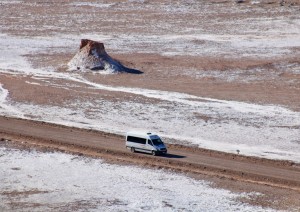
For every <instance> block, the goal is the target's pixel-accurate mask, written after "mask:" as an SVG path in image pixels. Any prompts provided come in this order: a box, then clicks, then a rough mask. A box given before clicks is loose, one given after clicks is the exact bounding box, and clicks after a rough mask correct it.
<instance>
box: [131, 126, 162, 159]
mask: <svg viewBox="0 0 300 212" xmlns="http://www.w3.org/2000/svg"><path fill="white" fill-rule="evenodd" d="M126 148H128V149H130V150H131V152H135V151H139V152H147V153H151V154H152V155H158V154H160V153H162V154H166V153H167V148H166V146H165V144H164V143H163V142H162V140H161V139H160V137H159V136H158V135H154V134H152V133H137V132H128V133H127V134H126Z"/></svg>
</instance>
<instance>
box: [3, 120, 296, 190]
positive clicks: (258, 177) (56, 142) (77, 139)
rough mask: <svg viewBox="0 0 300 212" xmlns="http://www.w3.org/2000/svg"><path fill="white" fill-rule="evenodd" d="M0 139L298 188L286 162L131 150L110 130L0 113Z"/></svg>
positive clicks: (180, 150) (180, 149) (195, 151)
mask: <svg viewBox="0 0 300 212" xmlns="http://www.w3.org/2000/svg"><path fill="white" fill-rule="evenodd" d="M0 136H1V137H0V138H1V140H2V141H4V140H5V139H7V138H18V139H19V140H20V139H21V140H24V141H26V140H27V141H34V143H35V144H40V145H44V146H49V147H50V146H51V147H55V148H57V149H64V150H68V149H69V150H70V151H75V149H76V152H77V153H78V152H82V153H86V152H87V150H89V152H90V153H91V152H93V151H94V152H95V153H97V154H99V155H100V157H102V158H104V159H105V158H107V159H109V160H113V161H123V162H128V163H133V164H143V165H145V164H146V165H148V166H149V165H152V166H154V167H164V168H169V169H172V170H175V171H176V170H177V171H184V172H190V173H194V174H195V173H196V174H197V173H201V174H208V175H214V176H221V177H228V178H231V179H236V180H241V181H250V182H255V183H261V184H266V185H272V186H279V187H284V188H289V189H293V190H297V191H300V167H299V164H294V163H292V162H288V161H274V160H268V159H261V158H254V157H246V156H241V155H235V154H228V153H222V152H217V151H210V150H203V149H199V148H195V147H186V146H181V145H174V144H167V146H168V154H167V155H165V156H152V155H148V154H143V153H131V152H130V151H129V150H128V149H126V148H125V141H124V137H122V136H120V135H114V134H110V133H105V132H100V131H94V130H88V129H79V128H73V127H66V126H61V125H55V124H49V123H44V122H38V121H31V120H24V119H17V118H8V117H2V116H0ZM94 155H95V154H94Z"/></svg>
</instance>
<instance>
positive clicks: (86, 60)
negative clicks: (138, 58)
mask: <svg viewBox="0 0 300 212" xmlns="http://www.w3.org/2000/svg"><path fill="white" fill-rule="evenodd" d="M68 67H69V70H78V71H87V70H93V71H101V72H102V73H118V72H128V73H136V74H138V73H142V72H140V71H138V70H135V69H129V68H127V67H125V66H123V65H122V64H121V63H120V62H119V61H117V60H115V59H113V58H111V57H110V56H109V55H108V54H107V53H106V51H105V48H104V44H103V43H100V42H97V41H92V40H88V39H82V40H81V44H80V49H79V52H77V54H76V55H75V56H74V57H73V58H72V59H71V60H70V62H69V63H68Z"/></svg>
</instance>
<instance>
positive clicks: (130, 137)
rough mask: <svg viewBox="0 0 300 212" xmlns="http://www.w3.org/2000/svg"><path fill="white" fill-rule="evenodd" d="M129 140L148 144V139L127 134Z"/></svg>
mask: <svg viewBox="0 0 300 212" xmlns="http://www.w3.org/2000/svg"><path fill="white" fill-rule="evenodd" d="M127 141H129V142H134V143H139V144H146V141H147V139H145V138H138V137H134V136H127Z"/></svg>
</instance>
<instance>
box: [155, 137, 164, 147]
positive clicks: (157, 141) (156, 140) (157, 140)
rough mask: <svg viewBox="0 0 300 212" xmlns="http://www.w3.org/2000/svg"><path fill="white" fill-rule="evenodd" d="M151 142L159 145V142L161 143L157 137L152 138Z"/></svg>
mask: <svg viewBox="0 0 300 212" xmlns="http://www.w3.org/2000/svg"><path fill="white" fill-rule="evenodd" d="M152 143H153V145H155V146H157V145H160V144H163V142H162V141H161V140H160V139H159V138H157V139H152Z"/></svg>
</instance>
